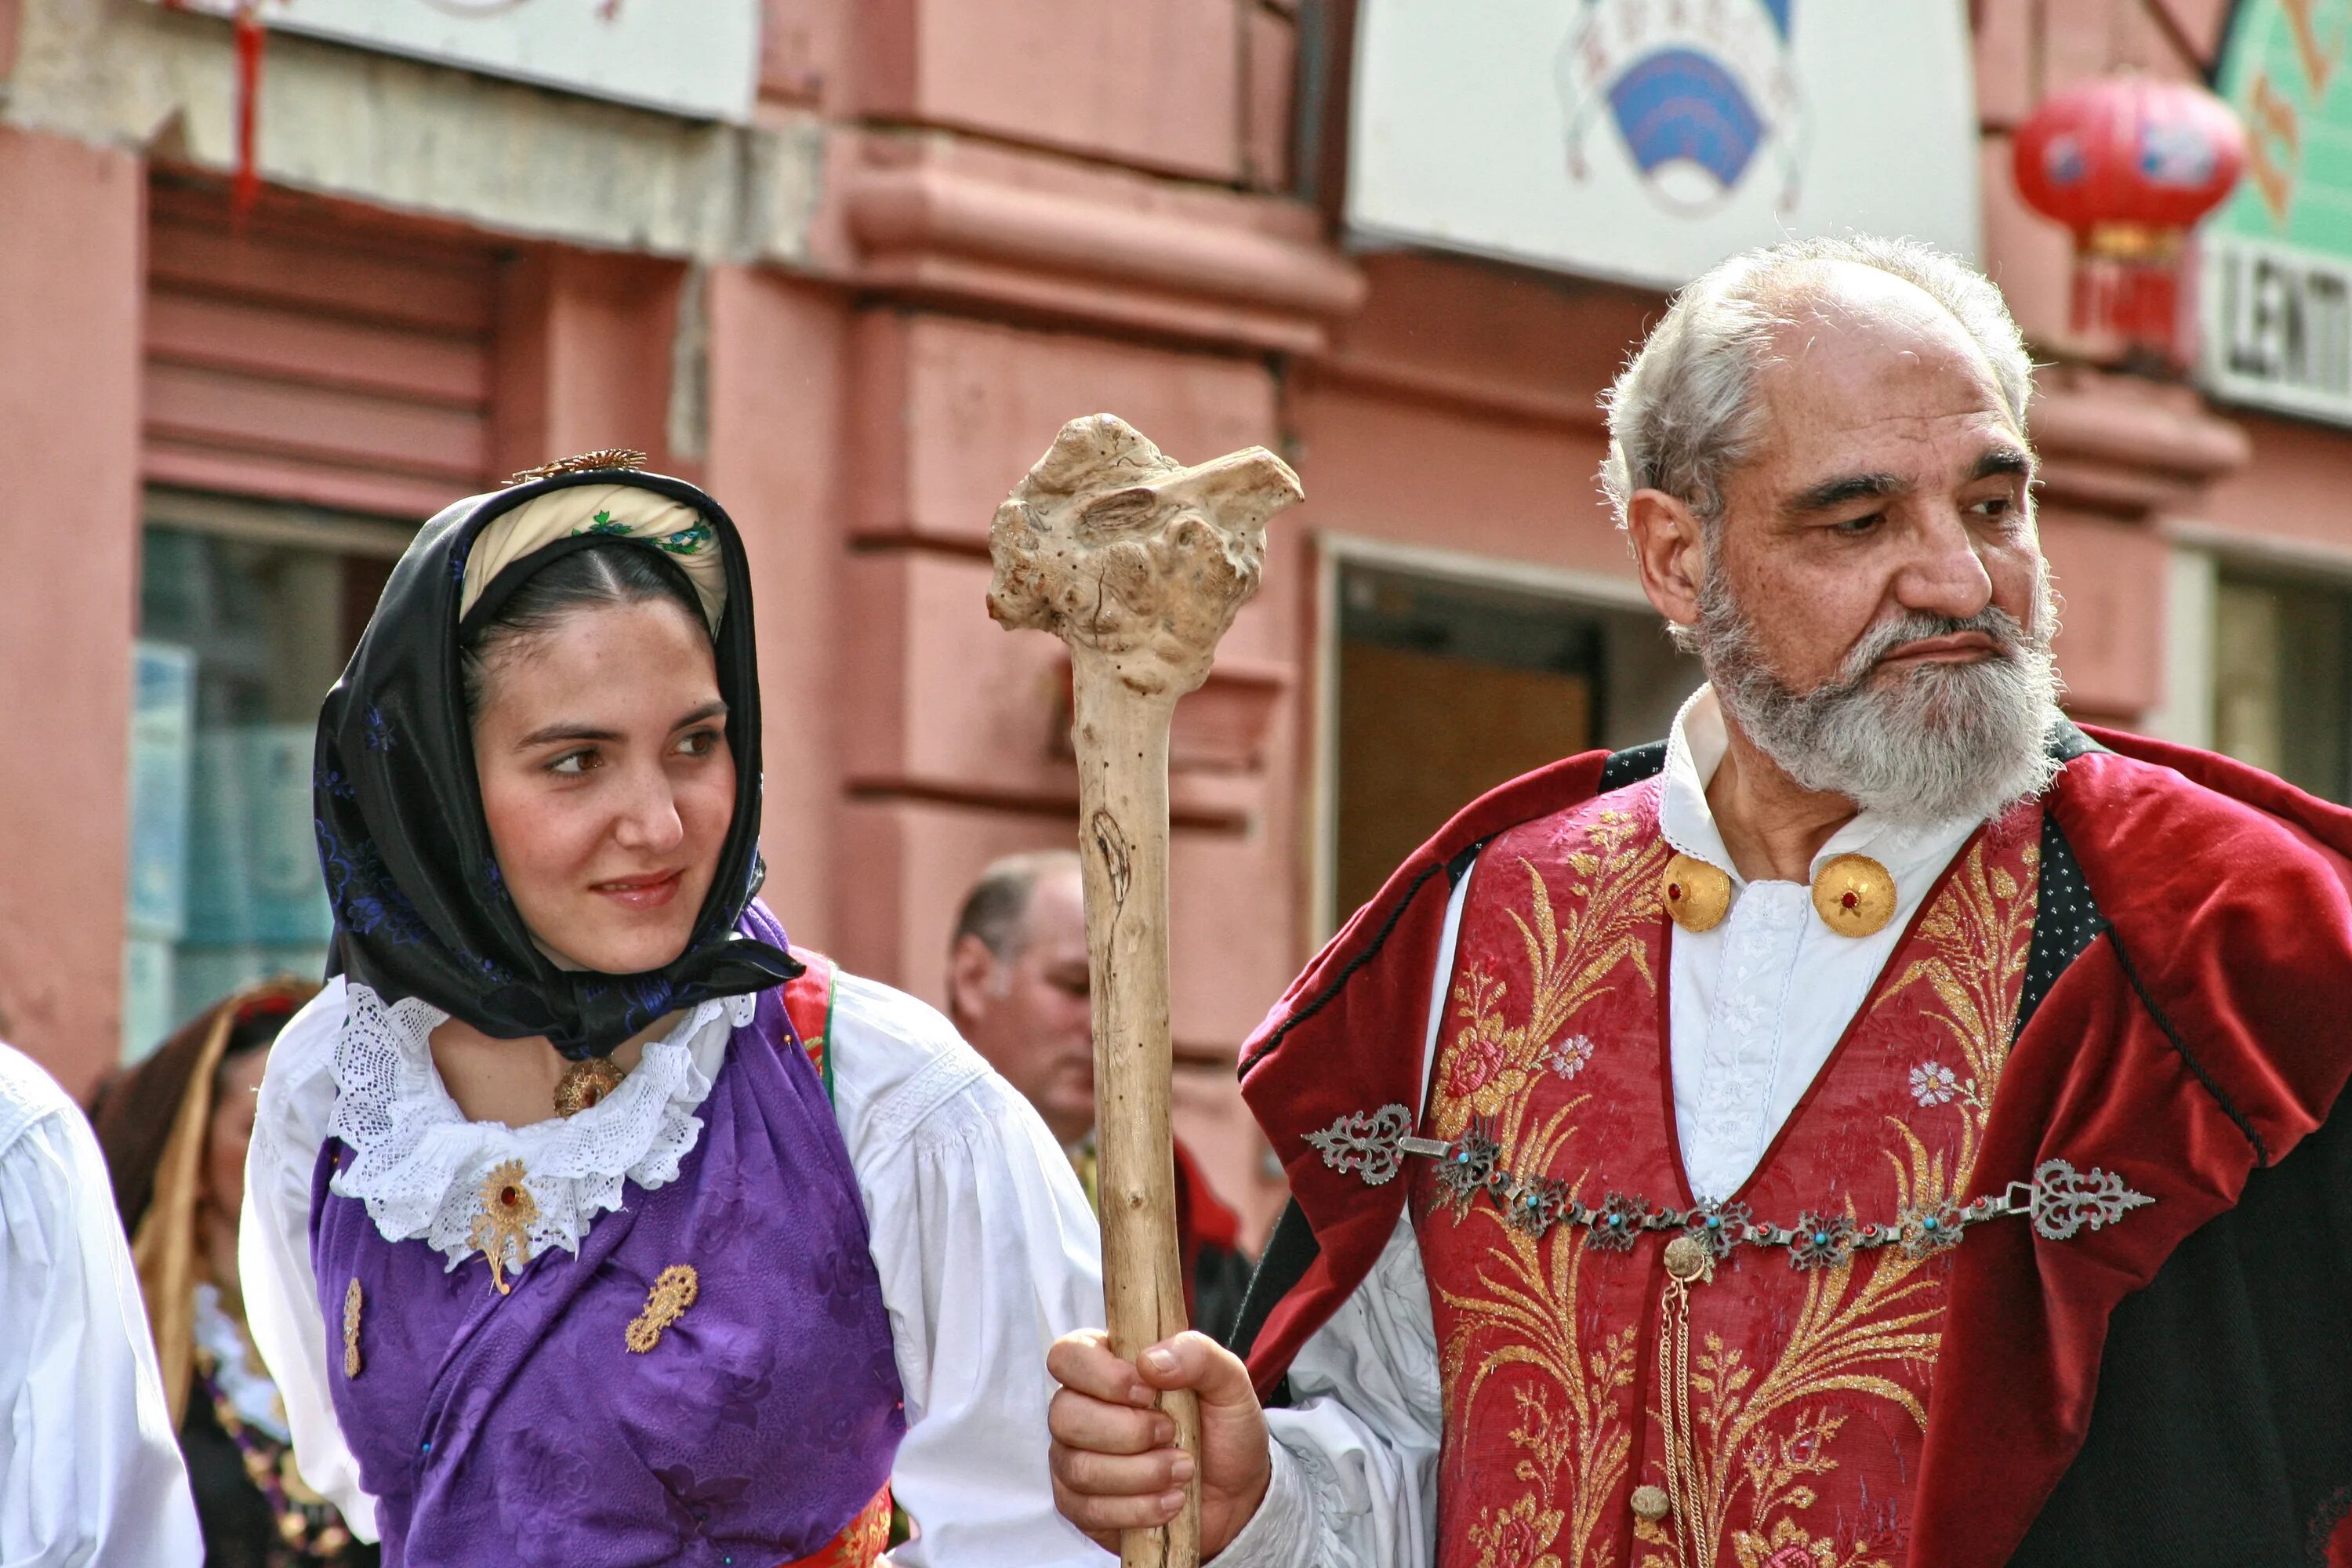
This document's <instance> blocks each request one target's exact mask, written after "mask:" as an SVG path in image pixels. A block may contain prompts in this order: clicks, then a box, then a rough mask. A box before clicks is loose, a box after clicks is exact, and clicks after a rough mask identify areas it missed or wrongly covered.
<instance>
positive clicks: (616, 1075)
mask: <svg viewBox="0 0 2352 1568" xmlns="http://www.w3.org/2000/svg"><path fill="white" fill-rule="evenodd" d="M626 1076H628V1075H627V1074H625V1073H624V1072H622V1071H621V1069H620V1068H616V1067H614V1065H613V1063H612V1059H611V1058H607V1057H590V1058H588V1059H587V1060H586V1061H579V1062H573V1063H572V1065H571V1066H570V1067H568V1068H564V1069H563V1076H562V1078H560V1079H556V1081H555V1114H556V1115H558V1116H562V1117H565V1118H567V1119H568V1118H571V1117H574V1116H577V1115H579V1114H580V1113H581V1112H582V1111H583V1110H587V1109H588V1108H589V1107H590V1106H592V1105H593V1104H595V1103H596V1102H597V1101H598V1100H603V1099H604V1097H605V1096H606V1095H608V1094H610V1093H612V1092H613V1091H614V1089H618V1088H620V1087H621V1079H624V1078H625V1077H626Z"/></svg>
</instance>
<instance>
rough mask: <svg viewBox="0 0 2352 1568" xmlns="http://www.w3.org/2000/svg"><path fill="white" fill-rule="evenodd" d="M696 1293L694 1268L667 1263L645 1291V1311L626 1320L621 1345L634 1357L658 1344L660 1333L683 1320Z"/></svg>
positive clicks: (698, 1284)
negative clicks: (650, 1287) (651, 1286)
mask: <svg viewBox="0 0 2352 1568" xmlns="http://www.w3.org/2000/svg"><path fill="white" fill-rule="evenodd" d="M700 1294H702V1280H701V1278H700V1276H698V1275H697V1274H696V1273H695V1271H694V1265H693V1264H691V1263H673V1264H671V1265H670V1266H669V1267H668V1268H665V1269H663V1270H662V1271H661V1277H660V1278H659V1279H656V1280H655V1281H654V1288H653V1289H650V1290H648V1291H646V1310H644V1311H642V1312H639V1313H638V1314H637V1315H636V1316H635V1318H634V1319H632V1320H631V1321H630V1323H629V1331H628V1332H627V1333H625V1334H623V1335H622V1336H621V1338H622V1340H623V1342H625V1343H626V1344H627V1345H628V1347H629V1349H630V1350H632V1351H634V1352H636V1353H637V1354H639V1355H643V1354H645V1353H646V1352H647V1351H649V1350H651V1349H653V1348H654V1347H655V1346H656V1345H657V1344H659V1343H661V1337H662V1331H663V1330H664V1329H667V1328H668V1327H669V1326H670V1325H671V1324H672V1323H675V1322H677V1321H678V1320H679V1319H680V1318H683V1317H685V1316H686V1310H687V1309H688V1307H691V1306H693V1305H694V1299H695V1298H696V1297H697V1296H699V1295H700Z"/></svg>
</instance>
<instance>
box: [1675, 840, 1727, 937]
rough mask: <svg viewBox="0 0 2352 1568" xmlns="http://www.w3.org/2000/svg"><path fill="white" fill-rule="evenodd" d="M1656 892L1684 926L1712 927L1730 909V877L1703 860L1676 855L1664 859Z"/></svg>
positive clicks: (1690, 927) (1678, 923)
mask: <svg viewBox="0 0 2352 1568" xmlns="http://www.w3.org/2000/svg"><path fill="white" fill-rule="evenodd" d="M1658 896H1659V897H1661V898H1662V899H1664V900H1665V903H1666V913H1668V914H1669V915H1672V916H1673V917H1674V921H1675V924H1676V925H1678V926H1680V927H1682V928H1683V930H1685V931H1713V930H1714V929H1715V928H1716V927H1717V926H1719V925H1721V924H1722V923H1723V917H1724V916H1725V915H1727V914H1729V913H1730V912H1731V879H1730V878H1728V877H1727V876H1725V875H1724V874H1723V873H1722V872H1721V871H1718V870H1717V869H1716V868H1714V867H1712V866H1710V865H1708V864H1707V863H1706V861H1704V860H1699V859H1694V858H1692V857H1690V856H1688V855H1677V856H1675V858H1673V859H1671V860H1669V861H1667V862H1666V872H1665V875H1664V877H1662V878H1660V879H1659V880H1658Z"/></svg>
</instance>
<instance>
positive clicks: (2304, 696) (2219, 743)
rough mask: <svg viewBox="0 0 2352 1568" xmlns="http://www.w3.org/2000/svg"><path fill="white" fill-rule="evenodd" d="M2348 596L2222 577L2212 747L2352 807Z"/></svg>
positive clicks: (2228, 573) (2303, 585)
mask: <svg viewBox="0 0 2352 1568" xmlns="http://www.w3.org/2000/svg"><path fill="white" fill-rule="evenodd" d="M2347 664H2352V595H2347V594H2346V593H2344V592H2343V591H2341V590H2338V589H2335V588H2331V587H2328V586H2326V585H2324V584H2317V583H2315V582H2313V581H2311V580H2309V579H2304V580H2300V581H2298V580H2296V579H2294V578H2292V577H2278V576H2267V575H2263V574H2256V573H2251V572H2239V571H2236V570H2233V569H2231V568H2229V567H2226V566H2225V567H2224V568H2223V569H2222V571H2221V576H2220V581H2219V583H2218V584H2217V585H2216V587H2215V590H2214V601H2213V709H2212V711H2213V745H2214V749H2215V750H2217V751H2221V752H2227V753H2228V754H2229V755H2231V756H2233V757H2235V758H2237V759H2238V760H2239V761H2240V762H2243V763H2252V764H2253V765H2254V766H2255V767H2258V768H2263V769H2265V770H2266V771H2268V772H2271V773H2276V774H2278V775H2279V777H2281V778H2283V779H2284V780H2286V781H2287V782H2288V783H2289V784H2294V785H2295V786H2296V787H2297V788H2298V789H2304V790H2308V791H2309V792H2310V793H2312V794H2313V795H2319V796H2321V797H2322V798H2323V799H2326V800H2336V801H2352V679H2347V675H2348V674H2352V670H2347Z"/></svg>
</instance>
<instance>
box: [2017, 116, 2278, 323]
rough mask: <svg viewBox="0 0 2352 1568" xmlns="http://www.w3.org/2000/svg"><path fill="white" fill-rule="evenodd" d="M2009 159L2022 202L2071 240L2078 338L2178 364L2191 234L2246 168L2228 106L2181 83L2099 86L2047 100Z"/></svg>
mask: <svg viewBox="0 0 2352 1568" xmlns="http://www.w3.org/2000/svg"><path fill="white" fill-rule="evenodd" d="M2011 156H2012V167H2013V170H2014V174H2015V177H2016V180H2017V189H2018V194H2019V195H2022V196H2023V197H2024V198H2025V200H2026V203H2027V205H2030V206H2032V208H2033V209H2034V211H2036V212H2038V213H2040V214H2042V216H2044V217H2048V218H2053V219H2055V220H2056V221H2058V222H2059V223H2063V224H2064V225H2065V226H2067V227H2068V228H2069V229H2071V230H2072V231H2073V232H2074V330H2075V331H2078V332H2093V331H2095V332H2102V333H2106V334H2110V335H2113V336H2115V337H2116V338H2119V339H2121V340H2122V342H2123V343H2124V344H2125V346H2126V350H2127V351H2133V352H2137V353H2139V354H2142V355H2153V356H2155V357H2156V358H2158V359H2159V360H2160V361H2162V362H2163V363H2167V364H2178V363H2181V362H2182V361H2183V360H2184V359H2185V358H2186V348H2187V342H2186V340H2187V338H2188V336H2189V334H2188V333H2187V332H2186V331H2183V330H2182V328H2181V324H2180V295H2179V276H2180V271H2181V265H2182V258H2183V255H2184V251H2185V247H2186V242H2187V239H2188V236H2189V230H2191V229H2192V228H2194V227H2195V226H2197V222H2198V220H2199V219H2200V218H2202V217H2203V216H2205V215H2206V214H2207V213H2209V212H2211V211H2212V210H2213V209H2214V208H2215V207H2217V206H2219V205H2221V202H2222V200H2223V199H2224V198H2225V197H2227V196H2228V195H2229V194H2230V191H2231V187H2233V186H2234V185H2236V184H2237V183H2238V176H2239V175H2240V174H2242V173H2243V172H2244V171H2245V166H2246V137H2245V132H2244V131H2243V130H2242V129H2241V128H2240V126H2239V124H2238V118H2237V116H2236V115H2234V114H2232V113H2231V111H2230V106H2229V105H2227V104H2225V103H2223V102H2222V101H2221V100H2220V99H2218V98H2216V97H2214V96H2213V95H2212V94H2211V93H2210V92H2208V91H2206V90H2205V89H2203V88H2201V87H2197V86H2194V85H2192V84H2190V83H2188V82H2179V81H2159V80H2157V79H2153V78H2149V77H2143V76H2116V77H2103V78H2099V79H2095V80H2093V81H2087V82H2082V83H2079V84H2077V85H2076V86H2074V87H2070V88H2068V89H2066V90H2065V91H2063V92H2061V93H2057V94H2054V95H2053V96H2052V97H2050V98H2047V99H2044V100H2042V105H2041V107H2039V108H2037V109H2036V110H2034V111H2033V113H2032V115H2031V116H2029V117H2028V118H2027V120H2026V121H2025V123H2024V124H2022V125H2021V126H2019V127H2018V129H2017V134H2016V136H2015V138H2014V139H2013V140H2012V142H2011Z"/></svg>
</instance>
